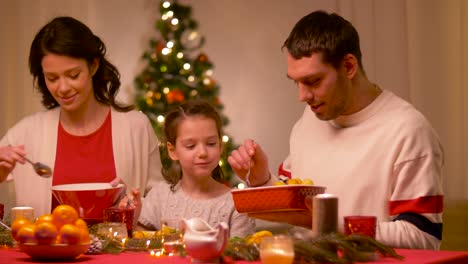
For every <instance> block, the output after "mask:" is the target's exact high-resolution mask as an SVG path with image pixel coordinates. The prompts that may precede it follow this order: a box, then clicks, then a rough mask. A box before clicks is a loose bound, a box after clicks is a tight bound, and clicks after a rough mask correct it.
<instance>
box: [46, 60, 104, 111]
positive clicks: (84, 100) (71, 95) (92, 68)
mask: <svg viewBox="0 0 468 264" xmlns="http://www.w3.org/2000/svg"><path fill="white" fill-rule="evenodd" d="M97 66H98V63H97V61H95V62H94V63H93V65H88V63H87V62H86V60H84V59H76V58H72V57H68V56H62V55H56V54H52V53H49V54H47V55H45V56H44V58H43V59H42V69H43V74H44V79H45V83H46V85H47V89H48V90H49V92H50V93H51V94H52V96H53V97H54V98H55V100H56V101H57V102H58V103H59V105H60V107H61V108H62V110H64V111H67V112H75V111H79V110H82V109H83V108H85V107H87V105H88V103H89V101H90V100H93V99H94V93H93V74H94V73H95V72H96V70H97Z"/></svg>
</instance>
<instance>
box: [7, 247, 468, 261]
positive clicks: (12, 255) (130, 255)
mask: <svg viewBox="0 0 468 264" xmlns="http://www.w3.org/2000/svg"><path fill="white" fill-rule="evenodd" d="M395 250H396V252H397V253H398V254H400V255H401V256H403V257H404V259H403V260H398V259H394V258H382V257H381V258H378V259H377V260H375V261H373V262H366V263H369V264H381V263H400V264H410V263H411V264H420V263H449V264H457V263H468V251H447V250H416V249H395ZM16 263H50V262H48V261H44V260H36V259H32V258H31V257H30V256H28V255H27V254H26V253H24V252H22V251H20V250H19V249H18V248H2V249H0V264H16ZM53 263H54V264H57V263H58V264H60V263H83V264H104V263H106V264H107V263H112V264H124V263H138V264H158V263H169V264H171V263H174V264H185V263H192V262H191V259H190V257H180V256H154V255H151V254H150V253H149V252H146V251H140V252H131V251H124V252H121V253H118V254H94V255H87V254H84V255H81V256H79V257H78V258H76V259H73V260H66V261H60V260H58V261H57V260H54V261H53ZM227 263H235V264H261V261H260V260H258V261H230V262H227Z"/></svg>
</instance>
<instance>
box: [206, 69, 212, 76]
mask: <svg viewBox="0 0 468 264" xmlns="http://www.w3.org/2000/svg"><path fill="white" fill-rule="evenodd" d="M205 75H206V76H211V75H213V70H211V69H209V70H206V72H205Z"/></svg>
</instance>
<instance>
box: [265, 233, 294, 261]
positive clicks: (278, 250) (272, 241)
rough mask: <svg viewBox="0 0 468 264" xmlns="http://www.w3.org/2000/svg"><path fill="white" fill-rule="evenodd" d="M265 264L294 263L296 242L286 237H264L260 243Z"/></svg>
mask: <svg viewBox="0 0 468 264" xmlns="http://www.w3.org/2000/svg"><path fill="white" fill-rule="evenodd" d="M260 260H261V261H262V263H263V264H291V263H293V261H294V241H293V239H292V238H291V237H289V236H286V235H275V236H267V237H263V239H262V242H260Z"/></svg>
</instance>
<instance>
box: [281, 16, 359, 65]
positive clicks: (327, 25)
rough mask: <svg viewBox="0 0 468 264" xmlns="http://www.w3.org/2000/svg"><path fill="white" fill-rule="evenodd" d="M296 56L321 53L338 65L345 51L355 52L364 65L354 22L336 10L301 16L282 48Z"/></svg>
mask: <svg viewBox="0 0 468 264" xmlns="http://www.w3.org/2000/svg"><path fill="white" fill-rule="evenodd" d="M285 47H286V48H287V49H288V52H289V54H291V56H292V57H293V58H295V59H300V58H302V57H309V56H311V55H312V54H313V53H321V54H322V56H323V57H322V58H323V61H324V62H325V63H328V64H330V65H332V66H333V67H334V68H335V69H337V68H338V67H339V65H340V63H341V62H342V61H343V58H344V56H345V55H346V54H353V55H354V56H355V57H356V59H357V61H358V64H359V67H360V68H361V70H362V71H363V72H364V68H363V67H362V54H361V48H360V46H359V35H358V33H357V31H356V29H355V28H354V27H353V25H352V24H351V23H350V22H349V21H347V20H346V19H344V18H342V17H341V16H339V15H338V14H336V13H333V14H329V13H327V12H324V11H315V12H312V13H310V14H308V15H306V16H305V17H303V18H301V20H299V21H298V22H297V23H296V25H295V26H294V28H293V29H292V31H291V33H290V34H289V36H288V38H287V39H286V41H285V42H284V44H283V47H282V48H285Z"/></svg>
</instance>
